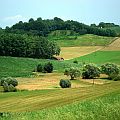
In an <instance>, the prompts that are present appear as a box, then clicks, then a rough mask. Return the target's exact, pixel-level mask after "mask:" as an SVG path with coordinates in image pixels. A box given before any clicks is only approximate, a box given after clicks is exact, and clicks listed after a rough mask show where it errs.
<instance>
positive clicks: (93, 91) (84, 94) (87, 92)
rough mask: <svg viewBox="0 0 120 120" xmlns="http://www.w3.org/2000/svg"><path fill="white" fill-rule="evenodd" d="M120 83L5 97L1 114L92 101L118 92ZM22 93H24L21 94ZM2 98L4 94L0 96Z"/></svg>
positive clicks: (2, 100) (0, 105)
mask: <svg viewBox="0 0 120 120" xmlns="http://www.w3.org/2000/svg"><path fill="white" fill-rule="evenodd" d="M119 86H120V82H113V83H109V84H105V85H94V86H91V87H87V88H73V89H59V90H54V91H51V92H49V91H48V92H45V93H43V94H42V93H41V92H39V91H38V93H37V92H34V91H31V92H29V95H27V92H25V94H22V95H20V94H19V92H18V93H12V94H15V96H12V97H10V96H9V97H5V98H4V99H0V111H1V112H6V111H9V112H18V111H32V110H38V109H43V108H48V107H53V106H59V105H64V104H69V103H72V102H76V101H82V100H86V99H92V98H95V97H98V96H102V95H104V94H107V93H110V92H114V91H116V90H119V91H120V88H119ZM23 93H24V92H23ZM0 96H1V97H4V94H0Z"/></svg>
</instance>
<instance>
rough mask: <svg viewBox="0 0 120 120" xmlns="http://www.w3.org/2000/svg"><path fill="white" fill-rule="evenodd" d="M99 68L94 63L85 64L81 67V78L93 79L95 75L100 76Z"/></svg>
mask: <svg viewBox="0 0 120 120" xmlns="http://www.w3.org/2000/svg"><path fill="white" fill-rule="evenodd" d="M100 73H101V71H100V69H99V68H98V67H97V66H96V65H94V64H87V65H84V67H83V72H82V78H83V79H93V78H95V77H100Z"/></svg>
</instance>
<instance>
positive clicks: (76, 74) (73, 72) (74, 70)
mask: <svg viewBox="0 0 120 120" xmlns="http://www.w3.org/2000/svg"><path fill="white" fill-rule="evenodd" d="M64 75H67V76H70V77H71V80H74V79H75V78H77V77H80V75H81V73H80V70H79V69H78V68H74V67H71V68H68V69H65V72H64Z"/></svg>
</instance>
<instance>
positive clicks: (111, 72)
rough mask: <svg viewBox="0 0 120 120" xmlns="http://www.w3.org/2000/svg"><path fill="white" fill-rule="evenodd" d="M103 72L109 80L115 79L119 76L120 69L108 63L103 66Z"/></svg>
mask: <svg viewBox="0 0 120 120" xmlns="http://www.w3.org/2000/svg"><path fill="white" fill-rule="evenodd" d="M101 71H102V73H103V74H106V75H108V79H113V78H115V77H116V76H118V75H119V73H120V69H119V67H118V66H117V65H116V64H113V63H106V64H103V65H102V66H101Z"/></svg>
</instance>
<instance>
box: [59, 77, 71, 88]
mask: <svg viewBox="0 0 120 120" xmlns="http://www.w3.org/2000/svg"><path fill="white" fill-rule="evenodd" d="M59 84H60V86H61V88H70V87H71V82H70V80H63V79H61V80H60V83H59Z"/></svg>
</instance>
